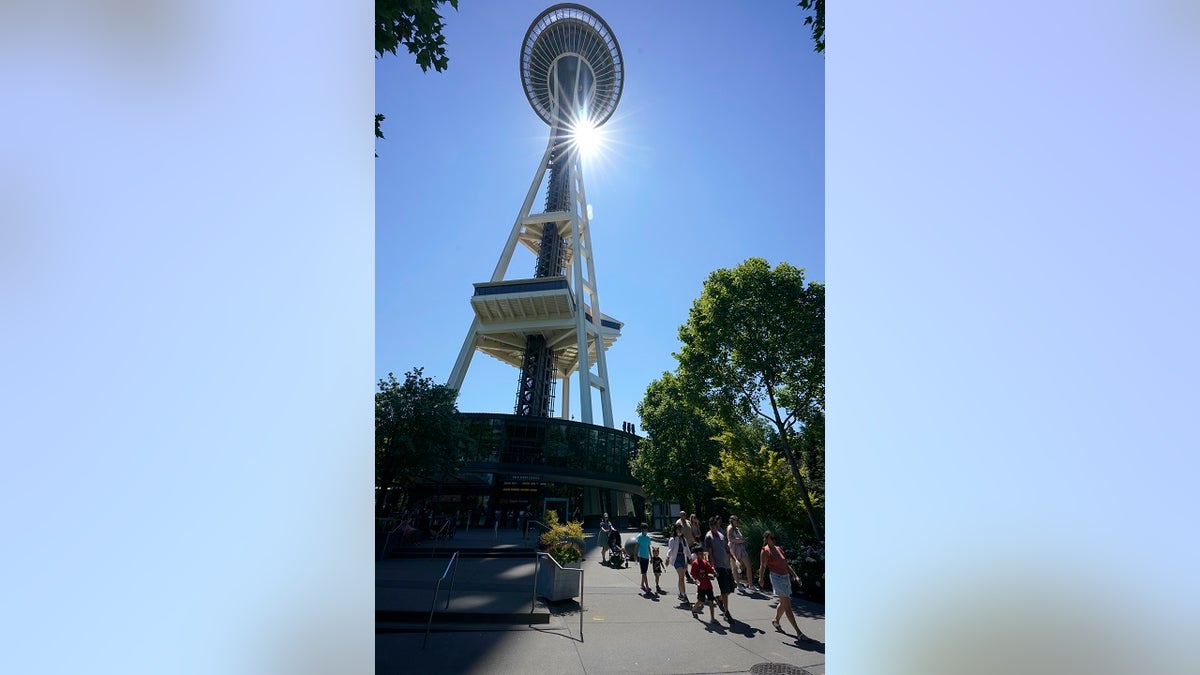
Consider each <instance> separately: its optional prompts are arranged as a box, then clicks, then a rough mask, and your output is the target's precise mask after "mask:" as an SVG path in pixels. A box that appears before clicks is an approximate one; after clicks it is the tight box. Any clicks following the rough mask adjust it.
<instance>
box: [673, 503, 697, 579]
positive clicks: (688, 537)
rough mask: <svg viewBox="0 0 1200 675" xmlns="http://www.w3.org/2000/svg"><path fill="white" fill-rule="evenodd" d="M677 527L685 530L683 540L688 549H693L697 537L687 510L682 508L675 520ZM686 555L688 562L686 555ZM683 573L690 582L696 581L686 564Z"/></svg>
mask: <svg viewBox="0 0 1200 675" xmlns="http://www.w3.org/2000/svg"><path fill="white" fill-rule="evenodd" d="M675 527H678V528H679V529H680V530H681V531H682V532H683V540H684V542H685V543H686V544H687V550H689V551H690V550H692V547H693V546H695V545H696V538H695V537H694V536H692V523H691V521H690V520H688V514H687V511H684V510H682V509H680V511H679V520H677V521H675ZM684 557H685V562H686V556H684ZM683 575H684V576H685V577H686V578H687V582H688V583H689V584H694V583H696V582H695V581H693V580H692V575H691V572H689V571H688V569H687V566H686V565H685V566H684V570H683Z"/></svg>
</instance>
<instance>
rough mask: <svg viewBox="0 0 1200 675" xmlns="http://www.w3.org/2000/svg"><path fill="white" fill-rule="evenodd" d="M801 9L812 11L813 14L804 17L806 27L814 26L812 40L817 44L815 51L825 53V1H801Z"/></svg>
mask: <svg viewBox="0 0 1200 675" xmlns="http://www.w3.org/2000/svg"><path fill="white" fill-rule="evenodd" d="M798 6H799V7H800V8H801V9H808V10H812V12H813V13H812V14H810V15H809V16H806V17H804V25H805V26H812V39H813V42H814V43H815V45H814V47H813V51H815V52H824V51H825V0H800V3H799V5H798Z"/></svg>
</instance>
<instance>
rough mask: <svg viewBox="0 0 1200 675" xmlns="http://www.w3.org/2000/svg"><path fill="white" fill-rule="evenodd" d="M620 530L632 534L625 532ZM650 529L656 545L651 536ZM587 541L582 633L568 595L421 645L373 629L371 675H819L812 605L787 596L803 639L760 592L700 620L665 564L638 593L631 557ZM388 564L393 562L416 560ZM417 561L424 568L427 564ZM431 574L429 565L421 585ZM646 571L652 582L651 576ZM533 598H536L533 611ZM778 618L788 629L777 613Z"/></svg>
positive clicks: (817, 612) (513, 577)
mask: <svg viewBox="0 0 1200 675" xmlns="http://www.w3.org/2000/svg"><path fill="white" fill-rule="evenodd" d="M622 534H623V535H624V536H626V537H628V536H632V533H629V532H623V533H622ZM652 536H654V538H655V541H656V543H657V544H658V545H660V546H661V545H663V542H661V541H659V539H660V537H659V536H658V535H652ZM588 543H589V547H588V550H587V552H586V556H585V558H584V561H583V563H582V567H583V569H584V596H583V616H582V619H583V626H582V631H583V632H582V635H581V634H580V614H579V605H578V603H577V601H575V600H571V601H566V602H562V603H554V604H552V605H550V607H549V610H550V612H551V616H550V617H549V623H547V624H541V625H528V626H526V625H505V626H488V627H486V628H485V629H483V627H480V628H481V629H471V630H456V631H446V632H431V633H430V634H429V641H428V646H427V647H426V648H425V649H424V650H422V649H421V643H422V641H423V640H424V639H425V635H424V633H423V632H413V633H377V634H376V636H375V663H376V672H377V673H407V672H420V673H539V674H543V675H552V674H553V675H558V674H559V673H563V674H570V673H578V674H580V675H582V674H584V673H586V674H587V675H597V674H601V673H654V674H656V675H669V674H680V675H682V674H685V673H689V674H690V673H749V672H750V669H751V667H753V666H755V665H758V664H765V663H777V664H788V665H791V666H793V667H796V668H802V669H804V670H806V671H808V672H809V673H812V674H813V675H824V673H825V654H824V652H825V645H824V639H825V617H824V607H822V606H821V605H816V604H812V603H806V602H803V601H799V600H797V599H795V598H793V600H792V606H793V610H794V612H795V614H796V621H797V623H799V624H800V629H801V630H802V631H804V633H805V634H806V635H808V636H809V637H810V638H812V639H813V640H812V641H806V642H799V641H797V640H796V639H795V637H794V636H792V635H783V634H781V633H778V632H776V631H775V629H774V628H773V627H772V626H771V620H772V619H773V618H774V617H775V610H774V608H772V607H771V606H770V602H771V598H770V597H769V596H768V595H766V594H762V593H759V594H754V595H744V594H741V593H734V594H732V595H731V596H730V603H729V604H730V609H731V610H732V611H733V615H734V616H735V617H737V619H736V620H735V621H734V622H732V623H731V622H730V621H728V620H726V619H724V618H723V617H722V616H721V613H720V611H719V610H718V611H717V613H716V615H717V623H715V624H713V623H709V619H708V610H707V609H705V611H704V613H703V614H701V615H700V618H699V619H697V618H695V617H693V616H692V613H691V611H690V610H689V608H688V607H687V606H685V605H683V604H682V603H680V602H679V600H678V599H677V597H676V593H677V584H676V578H675V573H674V571H672V570H667V574H664V575H663V577H662V580H661V585H662V587H663V590H665V591H667V593H666V594H665V595H662V596H659V597H657V598H653V599H652V598H647V597H645V596H643V595H641V594H640V591H639V589H638V586H639V583H640V576H641V575H640V570H639V568H638V566H637V563H636V562H633V563H631V565H630V567H628V568H624V569H612V568H610V567H608V566H607V565H602V564H601V563H600V555H599V550H598V549H597V548H596V547H595V540H594V539H591V540H589V542H588ZM389 562H390V564H391V565H393V566H394V565H395V564H396V563H399V562H403V563H410V562H411V563H419V562H421V561H389ZM444 565H445V563H444V562H443V563H442V566H443V567H444ZM425 566H426V567H431V566H430V565H428V562H426V563H425ZM432 567H436V565H434V566H432ZM528 567H529V566H528V565H526V566H523V567H522V566H519V565H518V566H514V567H513V570H512V571H511V572H507V573H505V576H506V577H507V581H508V583H512V584H522V583H523V581H522V580H523V579H524V578H527V577H523V576H522V575H527V574H530V573H531V572H529V571H526V570H525V568H528ZM393 569H394V568H393ZM393 573H394V572H393ZM440 574H441V570H440V569H439V570H438V571H437V572H436V573H434V574H433V577H432V578H431V582H432V581H435V580H436V578H437V576H440ZM385 576H387V575H385ZM648 576H649V578H650V581H651V585H653V574H649V575H648ZM476 580H478V579H477V578H476V579H473V581H476ZM396 590H399V589H396ZM687 593H688V596H689V598H690V599H691V600H695V599H696V587H695V585H693V584H688V585H687ZM426 597H431V596H426ZM542 604H543V603H542V602H541V601H540V600H539V601H538V605H539V610H540V611H542V610H541V605H542ZM525 611H528V605H527V604H526V605H525ZM781 621H782V624H783V625H784V628H785V630H787V631H789V633H790V632H791V627H790V626H789V625H788V624H787V618H786V617H784V618H782V620H781ZM794 672H802V671H799V670H797V671H794Z"/></svg>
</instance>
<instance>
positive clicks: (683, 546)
mask: <svg viewBox="0 0 1200 675" xmlns="http://www.w3.org/2000/svg"><path fill="white" fill-rule="evenodd" d="M687 564H688V546H687V541H686V540H685V539H684V536H683V527H682V526H680V525H679V523H675V534H674V535H672V536H671V539H670V540H669V541H667V567H672V568H674V569H675V573H676V574H678V575H679V601H680V602H686V603H690V602H691V601H690V600H688V597H687V587H686V586H685V585H684V583H683V574H684V570H685V569H687Z"/></svg>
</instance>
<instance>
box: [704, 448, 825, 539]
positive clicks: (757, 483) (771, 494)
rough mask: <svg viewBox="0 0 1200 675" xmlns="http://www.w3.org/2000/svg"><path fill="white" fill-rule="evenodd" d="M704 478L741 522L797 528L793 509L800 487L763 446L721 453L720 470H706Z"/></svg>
mask: <svg viewBox="0 0 1200 675" xmlns="http://www.w3.org/2000/svg"><path fill="white" fill-rule="evenodd" d="M708 478H709V480H710V481H712V484H713V487H714V488H716V490H717V493H718V494H720V495H721V499H723V500H724V501H725V503H726V505H727V506H728V507H729V509H730V510H731V511H732V512H734V513H737V514H739V515H740V516H741V518H742V519H743V521H744V520H746V519H751V518H754V519H758V518H769V519H772V520H775V521H785V522H791V523H792V524H793V525H794V526H796V525H800V524H801V523H800V522H797V518H799V519H800V520H803V517H802V516H800V512H799V510H798V509H796V505H797V504H799V503H800V487H799V486H798V485H797V484H796V480H795V478H793V477H792V473H791V471H789V470H788V466H787V460H785V459H784V458H783V456H782V455H780V454H779V453H777V452H774V451H772V450H771V449H770V448H768V447H766V446H760V447H759V448H757V449H754V450H747V449H746V448H741V447H736V444H735V446H734V447H726V448H722V449H721V453H720V466H711V467H709V469H708Z"/></svg>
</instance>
